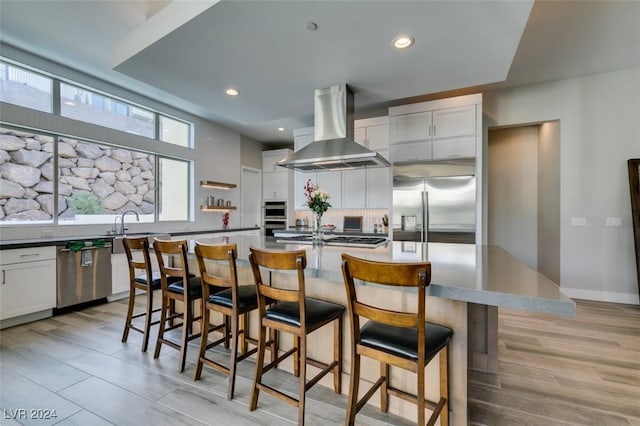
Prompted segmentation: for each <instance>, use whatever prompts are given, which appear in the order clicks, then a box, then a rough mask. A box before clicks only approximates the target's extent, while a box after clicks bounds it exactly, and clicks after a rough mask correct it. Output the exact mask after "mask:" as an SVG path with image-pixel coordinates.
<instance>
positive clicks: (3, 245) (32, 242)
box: [0, 227, 260, 250]
mask: <svg viewBox="0 0 640 426" xmlns="http://www.w3.org/2000/svg"><path fill="white" fill-rule="evenodd" d="M256 229H260V228H255V227H248V228H227V229H203V230H196V231H179V232H134V233H131V234H128V235H132V236H141V235H148V234H165V235H166V234H169V235H171V236H172V237H176V236H185V235H197V234H217V233H222V232H238V231H253V230H256ZM114 237H115V236H114V235H81V236H77V237H69V236H66V237H42V238H30V239H24V240H1V241H0V250H7V249H19V248H30V247H44V246H58V245H64V244H66V243H67V242H68V241H93V240H99V239H104V240H113V238H114Z"/></svg>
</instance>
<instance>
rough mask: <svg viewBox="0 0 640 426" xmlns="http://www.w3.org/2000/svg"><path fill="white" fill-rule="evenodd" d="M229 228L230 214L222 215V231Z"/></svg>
mask: <svg viewBox="0 0 640 426" xmlns="http://www.w3.org/2000/svg"><path fill="white" fill-rule="evenodd" d="M228 226H229V212H224V214H223V215H222V229H227V227H228Z"/></svg>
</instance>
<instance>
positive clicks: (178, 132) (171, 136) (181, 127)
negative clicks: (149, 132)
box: [159, 115, 193, 148]
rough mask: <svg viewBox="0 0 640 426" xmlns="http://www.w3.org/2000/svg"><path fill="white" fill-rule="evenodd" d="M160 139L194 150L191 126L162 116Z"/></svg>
mask: <svg viewBox="0 0 640 426" xmlns="http://www.w3.org/2000/svg"><path fill="white" fill-rule="evenodd" d="M159 139H160V140H161V141H162V142H168V143H172V144H175V145H180V146H184V147H187V148H193V145H192V144H191V124H189V123H185V122H184V121H179V120H176V119H173V118H169V117H167V116H164V115H161V116H160V135H159Z"/></svg>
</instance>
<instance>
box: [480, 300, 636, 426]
mask: <svg viewBox="0 0 640 426" xmlns="http://www.w3.org/2000/svg"><path fill="white" fill-rule="evenodd" d="M576 305H577V315H576V317H575V318H571V319H567V318H561V317H555V316H549V315H541V314H530V313H527V312H523V311H516V310H509V309H500V310H499V348H498V351H499V356H498V371H499V373H498V374H497V375H493V374H483V373H478V372H473V371H470V372H469V388H468V396H469V403H468V407H469V415H470V423H471V424H473V425H635V426H638V425H640V306H635V305H619V304H612V303H602V302H591V301H576Z"/></svg>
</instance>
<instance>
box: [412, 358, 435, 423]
mask: <svg viewBox="0 0 640 426" xmlns="http://www.w3.org/2000/svg"><path fill="white" fill-rule="evenodd" d="M416 375H417V376H418V377H417V379H418V389H417V394H418V395H417V399H418V401H417V403H418V424H419V425H423V424H424V421H425V415H426V414H425V412H424V409H425V403H424V364H423V365H420V363H418V371H417V372H416ZM434 420H435V419H434Z"/></svg>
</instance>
